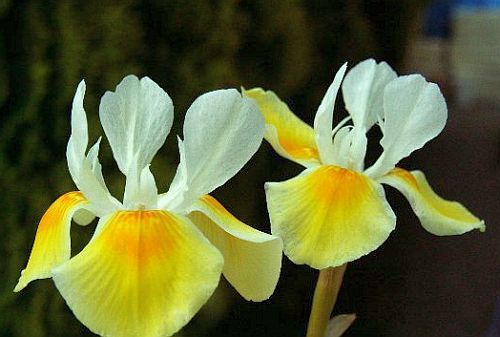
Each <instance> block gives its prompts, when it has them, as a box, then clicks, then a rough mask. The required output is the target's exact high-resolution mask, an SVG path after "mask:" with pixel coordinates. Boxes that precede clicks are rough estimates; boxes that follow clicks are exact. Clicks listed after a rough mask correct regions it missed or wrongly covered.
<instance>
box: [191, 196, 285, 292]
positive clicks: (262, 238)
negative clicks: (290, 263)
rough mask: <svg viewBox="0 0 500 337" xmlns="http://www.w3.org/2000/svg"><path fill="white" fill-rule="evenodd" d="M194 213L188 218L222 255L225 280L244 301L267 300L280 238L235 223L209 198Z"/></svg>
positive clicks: (274, 279) (275, 277)
mask: <svg viewBox="0 0 500 337" xmlns="http://www.w3.org/2000/svg"><path fill="white" fill-rule="evenodd" d="M194 210H195V211H193V212H192V213H191V214H190V215H189V217H190V219H191V220H192V221H193V222H194V223H195V224H196V225H197V226H198V228H200V230H201V231H202V232H203V234H205V236H206V237H207V238H208V239H209V240H210V241H211V242H212V243H213V244H214V245H215V246H216V247H217V248H219V250H220V251H221V252H222V255H223V256H224V270H223V274H224V276H225V277H226V279H227V280H228V281H229V282H230V283H231V284H232V285H233V286H234V287H235V288H236V290H237V291H238V292H239V293H240V294H241V295H242V296H243V297H244V298H245V299H247V300H252V301H263V300H265V299H268V298H269V297H270V296H271V295H272V293H273V292H274V289H275V288H276V284H277V283H278V278H279V275H280V270H281V257H282V253H281V252H282V248H283V244H282V242H281V239H280V238H278V237H275V236H273V235H269V234H266V233H263V232H261V231H258V230H256V229H254V228H252V227H250V226H248V225H246V224H244V223H243V222H241V221H239V220H238V219H236V218H235V217H234V216H233V215H232V214H231V213H229V212H228V211H227V210H226V209H225V208H224V207H223V206H222V205H221V204H220V203H219V202H218V201H217V200H215V199H214V198H213V197H211V196H209V195H205V196H203V197H201V198H200V200H199V201H198V202H197V203H196V205H195V206H194Z"/></svg>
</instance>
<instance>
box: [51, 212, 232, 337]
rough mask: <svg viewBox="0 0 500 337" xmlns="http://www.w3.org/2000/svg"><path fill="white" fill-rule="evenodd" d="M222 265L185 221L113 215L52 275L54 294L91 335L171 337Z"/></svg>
mask: <svg viewBox="0 0 500 337" xmlns="http://www.w3.org/2000/svg"><path fill="white" fill-rule="evenodd" d="M222 265H223V258H222V256H221V254H220V253H219V252H218V251H217V249H216V248H215V247H214V246H212V245H211V244H210V243H209V242H208V241H207V240H206V239H205V238H204V237H203V235H202V234H201V233H200V231H199V230H198V229H197V228H196V227H195V226H194V225H193V224H192V223H191V222H190V221H189V220H188V219H186V218H184V217H180V216H176V215H173V214H171V213H168V212H164V211H118V212H115V213H113V214H111V215H109V216H107V217H104V218H102V219H101V221H100V224H99V225H98V229H97V230H96V233H95V234H94V237H93V238H92V240H91V241H90V243H89V244H88V245H87V246H86V247H85V248H84V249H83V250H82V251H81V252H80V253H79V254H78V255H76V256H75V257H73V258H72V259H71V260H69V261H68V262H66V263H64V264H63V265H61V266H59V267H58V268H56V269H54V270H53V278H54V282H55V284H56V287H57V289H58V290H59V291H60V293H61V295H62V296H63V297H64V299H65V300H66V303H67V304H68V306H69V307H70V308H71V310H72V311H73V312H74V314H75V316H76V317H77V318H78V319H79V320H80V321H81V322H82V323H83V324H85V325H86V326H87V327H88V328H89V329H90V330H92V331H93V332H95V333H97V334H99V335H101V336H111V337H135V336H144V337H160V336H170V335H172V334H174V333H175V332H176V331H177V330H179V329H180V328H181V327H182V326H184V325H185V324H186V323H187V322H188V321H189V320H190V319H191V318H192V317H193V315H194V314H195V313H196V312H197V311H198V310H199V309H200V307H201V306H202V305H203V304H204V303H205V302H206V301H207V300H208V298H209V297H210V295H211V294H212V293H213V291H214V290H215V288H216V286H217V284H218V281H219V277H220V274H221V270H222Z"/></svg>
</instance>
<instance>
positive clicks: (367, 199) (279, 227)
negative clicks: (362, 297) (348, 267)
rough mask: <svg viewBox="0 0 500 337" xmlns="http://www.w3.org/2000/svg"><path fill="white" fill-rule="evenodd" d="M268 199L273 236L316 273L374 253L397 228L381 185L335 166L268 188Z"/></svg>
mask: <svg viewBox="0 0 500 337" xmlns="http://www.w3.org/2000/svg"><path fill="white" fill-rule="evenodd" d="M266 198H267V207H268V210H269V216H270V219H271V231H272V233H273V234H274V235H277V236H279V237H281V238H282V239H283V243H284V245H285V248H284V252H285V254H286V255H287V256H288V257H289V258H290V260H292V261H293V262H294V263H296V264H303V263H305V264H308V265H309V266H311V267H313V268H316V269H323V268H326V267H336V266H340V265H342V264H344V263H347V262H350V261H353V260H356V259H358V258H360V257H361V256H363V255H366V254H368V253H370V252H371V251H373V250H375V249H376V248H378V247H379V246H380V245H381V244H382V243H383V242H384V241H385V240H386V239H387V237H388V236H389V234H390V232H391V231H392V230H393V229H394V226H395V222H396V218H395V216H394V213H393V212H392V210H391V208H390V206H389V205H388V203H387V201H386V199H385V194H384V190H383V189H382V186H381V185H380V184H379V183H377V182H375V181H373V180H372V179H370V178H369V177H367V176H365V175H363V174H361V173H358V172H355V171H350V170H347V169H343V168H340V167H336V166H320V167H318V168H314V169H308V170H306V171H304V172H303V173H302V174H301V175H299V176H297V177H295V178H292V179H290V180H287V181H284V182H280V183H266Z"/></svg>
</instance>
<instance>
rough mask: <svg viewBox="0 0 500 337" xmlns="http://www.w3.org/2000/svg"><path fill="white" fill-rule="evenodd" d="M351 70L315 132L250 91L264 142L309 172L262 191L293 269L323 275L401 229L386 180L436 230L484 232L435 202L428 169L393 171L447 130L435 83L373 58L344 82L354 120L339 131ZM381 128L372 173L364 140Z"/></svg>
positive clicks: (335, 86)
mask: <svg viewBox="0 0 500 337" xmlns="http://www.w3.org/2000/svg"><path fill="white" fill-rule="evenodd" d="M346 69H347V66H346V65H345V64H344V65H343V66H342V67H341V68H340V70H339V71H338V72H337V74H336V75H335V78H334V80H333V83H332V84H331V85H330V87H329V88H328V90H327V92H326V94H325V96H324V98H323V100H322V102H321V105H320V106H319V108H318V110H317V112H316V116H315V119H314V128H311V127H310V126H309V125H307V124H305V123H304V122H303V121H301V120H300V119H299V118H298V117H296V116H295V115H294V114H293V113H292V112H291V111H290V109H289V108H288V106H287V105H286V104H285V103H283V102H282V101H281V100H280V99H279V98H278V97H277V96H276V95H275V94H274V93H273V92H271V91H264V90H262V89H260V88H255V89H252V90H248V91H245V92H244V94H245V95H247V96H248V97H251V98H253V99H255V100H256V102H257V104H258V106H259V107H260V109H261V111H262V113H263V115H264V118H265V121H266V134H265V138H266V140H267V141H268V142H269V143H270V144H271V145H272V147H273V148H274V150H275V151H276V152H277V153H278V154H280V155H281V156H283V157H285V158H287V159H290V160H292V161H294V162H296V163H298V164H301V165H302V166H304V167H305V168H306V169H305V170H304V171H303V172H302V173H300V174H299V175H298V176H297V177H295V178H292V179H289V180H287V181H283V182H271V183H266V185H265V189H266V198H267V205H268V210H269V215H270V220H271V232H272V233H273V234H275V235H277V236H279V237H281V238H282V239H283V243H284V252H285V254H286V255H287V256H288V257H289V258H290V259H291V260H292V261H293V262H294V263H296V264H307V265H309V266H311V267H313V268H316V269H324V268H327V267H336V266H340V265H343V264H345V263H347V262H350V261H353V260H356V259H358V258H360V257H361V256H363V255H366V254H368V253H370V252H371V251H373V250H375V249H376V248H378V247H379V246H380V245H381V244H382V243H383V242H384V241H385V240H386V239H387V238H388V236H389V234H390V233H391V232H392V230H394V228H395V224H396V217H395V215H394V213H393V211H392V209H391V208H390V206H389V204H388V203H387V201H386V198H385V194H384V190H383V188H382V185H381V183H383V184H387V185H390V186H393V187H395V188H396V189H398V190H399V191H400V192H401V193H402V194H403V195H404V196H405V197H406V198H407V199H408V200H409V202H410V204H411V207H412V208H413V210H414V212H415V214H416V215H417V217H418V218H419V219H420V222H421V224H422V226H423V227H424V228H425V229H426V230H427V231H429V232H430V233H433V234H435V235H455V234H462V233H465V232H467V231H470V230H472V229H475V228H477V229H480V230H484V228H485V226H484V222H483V221H481V220H479V219H478V218H476V217H475V216H474V215H472V214H471V213H470V212H469V211H468V210H467V209H466V208H465V207H463V206H462V205H461V204H459V203H457V202H453V201H447V200H444V199H442V198H441V197H440V196H438V195H437V194H436V193H435V192H434V191H433V189H432V188H431V186H430V185H429V183H428V182H427V180H426V178H425V175H424V174H423V173H422V172H420V171H407V170H405V169H403V168H400V167H397V166H396V165H397V163H398V162H399V161H400V160H401V159H403V158H405V157H407V156H408V155H410V153H412V152H413V151H415V150H417V149H419V148H421V147H422V146H423V145H424V144H425V143H426V142H427V141H429V140H431V139H432V138H434V137H436V136H437V135H438V134H439V133H440V132H441V131H442V129H443V128H444V125H445V123H446V118H447V107H446V103H445V101H444V98H443V95H442V94H441V92H440V90H439V88H438V86H437V85H436V84H434V83H429V82H427V81H426V80H425V79H424V78H423V77H422V76H420V75H415V74H414V75H408V76H399V77H398V76H397V74H396V73H395V72H394V70H392V69H391V67H390V66H389V65H387V64H386V63H384V62H382V63H376V62H375V61H374V60H373V59H369V60H366V61H364V62H361V63H360V64H358V65H357V66H355V67H354V68H352V69H351V70H350V71H349V73H348V74H347V75H346V76H345V79H344V81H343V84H342V93H343V96H344V103H345V107H346V109H347V111H348V112H349V116H348V117H347V118H346V119H344V120H343V121H341V122H340V124H339V125H337V126H336V127H335V128H332V124H333V123H332V120H333V108H334V105H335V99H336V96H337V92H338V90H339V88H340V85H341V82H342V79H343V77H344V74H345V72H346ZM349 121H352V125H347V122H349ZM375 124H377V125H378V127H379V128H380V130H381V132H382V135H383V136H382V138H381V140H380V145H381V147H382V149H383V152H382V153H381V155H380V157H379V158H378V159H377V160H376V161H375V162H374V163H373V164H372V165H371V166H369V167H367V168H365V162H364V161H365V160H364V159H365V154H366V148H367V136H366V134H367V132H368V131H369V130H370V128H372V127H373V126H374V125H375Z"/></svg>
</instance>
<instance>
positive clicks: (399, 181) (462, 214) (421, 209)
mask: <svg viewBox="0 0 500 337" xmlns="http://www.w3.org/2000/svg"><path fill="white" fill-rule="evenodd" d="M379 181H380V182H382V183H385V184H388V185H390V186H392V187H394V188H396V189H398V190H399V191H400V192H401V193H402V194H403V195H404V196H405V197H406V198H407V199H408V201H409V203H410V205H411V207H412V209H413V211H414V212H415V214H416V215H417V217H418V218H419V220H420V223H421V224H422V226H423V227H424V229H425V230H426V231H428V232H429V233H431V234H434V235H438V236H448V235H461V234H464V233H467V232H469V231H471V230H474V229H478V230H479V231H481V232H484V231H485V230H486V226H485V223H484V221H483V220H480V219H479V218H477V217H476V216H475V215H474V214H472V212H470V211H469V210H468V209H467V208H466V207H464V206H463V205H462V204H461V203H459V202H456V201H450V200H446V199H443V198H441V197H440V196H439V195H438V194H436V192H434V190H433V189H432V187H431V186H430V184H429V182H428V181H427V179H426V177H425V175H424V174H423V173H422V172H421V171H411V172H410V171H406V170H404V169H401V168H399V167H396V168H395V169H393V170H392V171H391V172H389V173H388V174H387V175H385V176H384V177H382V178H380V179H379Z"/></svg>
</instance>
